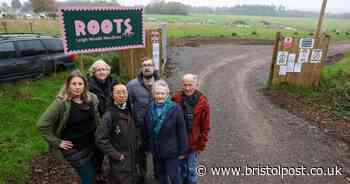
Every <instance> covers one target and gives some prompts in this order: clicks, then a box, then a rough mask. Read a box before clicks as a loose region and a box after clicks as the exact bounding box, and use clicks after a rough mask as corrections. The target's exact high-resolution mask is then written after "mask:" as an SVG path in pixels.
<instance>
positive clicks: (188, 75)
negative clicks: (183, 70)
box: [182, 73, 198, 85]
mask: <svg viewBox="0 0 350 184" xmlns="http://www.w3.org/2000/svg"><path fill="white" fill-rule="evenodd" d="M186 77H191V78H192V81H193V83H194V84H195V85H198V76H197V75H195V74H192V73H187V74H185V75H184V76H183V77H182V80H183V81H184V80H185V78H186Z"/></svg>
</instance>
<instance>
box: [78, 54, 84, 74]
mask: <svg viewBox="0 0 350 184" xmlns="http://www.w3.org/2000/svg"><path fill="white" fill-rule="evenodd" d="M79 64H80V72H84V61H83V55H80V60H79Z"/></svg>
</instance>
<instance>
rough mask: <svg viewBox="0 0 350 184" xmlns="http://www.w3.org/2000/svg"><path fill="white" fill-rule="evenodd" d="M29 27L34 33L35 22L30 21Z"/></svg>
mask: <svg viewBox="0 0 350 184" xmlns="http://www.w3.org/2000/svg"><path fill="white" fill-rule="evenodd" d="M29 28H30V32H31V33H33V22H32V21H30V22H29Z"/></svg>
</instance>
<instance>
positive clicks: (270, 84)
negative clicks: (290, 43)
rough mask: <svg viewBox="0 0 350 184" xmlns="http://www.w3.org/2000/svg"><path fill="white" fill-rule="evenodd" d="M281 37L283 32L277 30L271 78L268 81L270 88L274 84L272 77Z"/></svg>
mask: <svg viewBox="0 0 350 184" xmlns="http://www.w3.org/2000/svg"><path fill="white" fill-rule="evenodd" d="M280 37H281V32H277V33H276V38H275V45H274V47H273V53H272V62H271V66H270V74H269V79H268V81H267V88H270V87H271V86H272V79H273V73H274V70H275V63H276V59H277V52H278V45H279V42H280Z"/></svg>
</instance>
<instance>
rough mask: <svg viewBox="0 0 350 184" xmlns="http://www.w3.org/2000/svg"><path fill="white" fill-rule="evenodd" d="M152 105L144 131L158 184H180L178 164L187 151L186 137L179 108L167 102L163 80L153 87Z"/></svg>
mask: <svg viewBox="0 0 350 184" xmlns="http://www.w3.org/2000/svg"><path fill="white" fill-rule="evenodd" d="M152 93H153V97H154V101H153V102H152V103H151V105H150V107H149V109H148V110H147V112H146V117H145V129H146V135H147V136H146V137H148V140H149V148H150V149H151V152H152V154H153V161H154V167H155V172H156V176H157V178H158V180H159V182H160V184H168V183H169V181H170V183H171V184H180V183H181V178H180V177H181V176H180V170H179V166H180V160H182V159H184V155H185V153H186V151H187V135H186V129H185V122H184V117H183V113H182V110H181V107H180V106H179V105H177V104H176V103H175V102H173V101H171V100H170V98H169V87H168V85H167V84H166V82H165V81H164V80H159V81H157V82H155V83H154V85H153V89H152Z"/></svg>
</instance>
